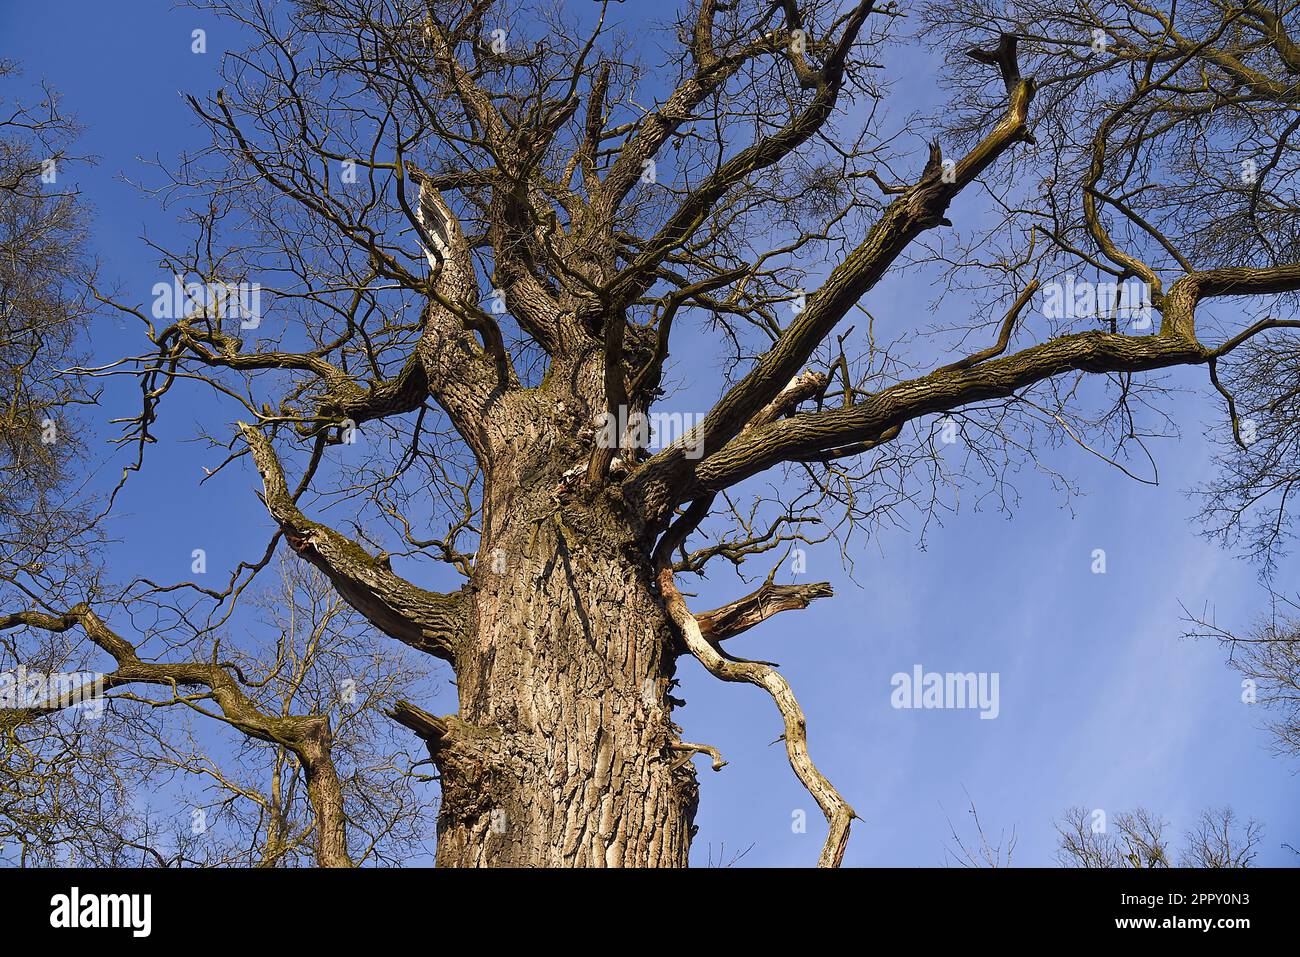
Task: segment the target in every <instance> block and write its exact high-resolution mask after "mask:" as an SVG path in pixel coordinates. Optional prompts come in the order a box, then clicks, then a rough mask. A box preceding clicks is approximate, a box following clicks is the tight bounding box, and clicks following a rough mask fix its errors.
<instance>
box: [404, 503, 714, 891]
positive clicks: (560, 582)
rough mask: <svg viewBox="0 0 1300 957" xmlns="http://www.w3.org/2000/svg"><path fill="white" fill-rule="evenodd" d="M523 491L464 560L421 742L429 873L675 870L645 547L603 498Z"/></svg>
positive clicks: (680, 816)
mask: <svg viewBox="0 0 1300 957" xmlns="http://www.w3.org/2000/svg"><path fill="white" fill-rule="evenodd" d="M539 487H540V488H541V489H543V490H544V491H542V492H540V493H538V492H536V489H538V488H539ZM514 488H515V489H516V490H517V489H527V488H530V485H529V484H527V483H522V482H521V483H519V485H517V486H514ZM531 488H533V489H534V490H535V491H534V494H533V495H531V496H528V497H526V500H525V501H519V500H518V499H519V498H520V496H518V495H516V496H515V499H516V500H515V501H514V503H513V507H512V508H511V509H510V510H509V511H508V512H506V511H502V512H498V513H497V514H498V515H499V516H500V520H499V522H494V523H492V524H493V528H492V533H491V535H490V536H489V537H488V538H487V539H486V540H485V542H484V545H483V548H482V550H481V551H480V553H479V557H478V561H477V563H476V571H475V576H474V583H473V587H474V601H473V609H472V612H471V621H470V627H469V634H468V636H467V638H466V643H465V645H464V653H463V654H461V655H459V656H458V666H457V683H458V686H459V694H460V708H459V714H458V718H457V719H451V720H448V721H447V722H446V724H445V725H444V727H445V728H446V731H447V733H446V734H444V735H443V736H442V737H441V739H440V740H438V741H436V742H433V741H431V742H430V747H431V750H432V752H433V755H434V758H435V761H436V763H437V765H438V768H439V771H440V774H441V777H442V790H443V804H442V809H441V813H440V817H439V824H438V856H437V859H438V863H439V864H440V865H449V866H481V865H492V866H619V865H624V866H641V867H652V866H661V867H662V866H672V867H680V866H685V865H686V863H687V854H688V851H689V845H690V838H691V834H692V833H693V830H694V828H693V825H692V819H693V817H694V813H695V807H696V803H697V798H698V788H697V784H696V781H695V775H694V772H693V770H692V768H691V767H690V765H689V763H686V762H683V761H682V760H681V759H680V754H679V753H677V751H676V749H675V748H674V745H675V744H676V743H678V729H677V728H675V727H674V725H673V723H672V719H671V716H670V710H671V706H670V704H669V701H668V689H669V686H670V683H671V681H672V677H673V672H674V667H675V666H674V661H673V659H674V654H675V653H674V646H673V645H674V635H673V632H672V630H671V626H670V623H669V621H668V619H667V617H666V615H665V613H664V609H663V607H662V604H661V602H660V600H659V596H658V594H657V592H656V588H655V585H654V582H653V576H652V574H651V570H650V567H649V565H648V562H647V561H646V558H645V557H644V556H647V549H646V547H645V544H644V542H643V541H641V540H640V533H639V530H638V529H636V528H635V527H634V525H633V523H632V522H631V521H629V519H628V518H627V517H625V516H624V515H621V514H619V511H618V508H617V504H616V502H615V501H613V500H611V499H609V498H607V497H605V496H600V495H595V496H592V498H594V501H588V502H587V503H583V502H582V501H581V498H582V497H583V493H581V492H580V491H578V490H576V489H573V490H571V489H569V488H564V489H561V490H560V491H559V492H556V493H555V494H551V492H550V491H548V490H546V489H548V486H547V485H546V484H545V483H542V484H541V485H540V486H539V485H538V484H536V483H534V484H533V485H532V486H531Z"/></svg>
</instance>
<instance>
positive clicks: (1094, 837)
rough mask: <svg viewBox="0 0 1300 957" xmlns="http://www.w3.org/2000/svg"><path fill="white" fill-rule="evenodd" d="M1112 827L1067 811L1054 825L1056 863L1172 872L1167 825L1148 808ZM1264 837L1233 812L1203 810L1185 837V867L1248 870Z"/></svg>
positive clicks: (1083, 812) (1097, 815)
mask: <svg viewBox="0 0 1300 957" xmlns="http://www.w3.org/2000/svg"><path fill="white" fill-rule="evenodd" d="M1111 825H1112V826H1110V827H1108V826H1107V822H1106V816H1105V814H1104V812H1102V811H1099V810H1098V811H1089V810H1087V809H1086V808H1082V807H1073V808H1070V809H1068V810H1067V811H1066V812H1065V813H1064V814H1063V815H1062V817H1061V819H1060V820H1059V821H1057V822H1056V831H1057V834H1058V835H1060V844H1059V845H1058V848H1057V860H1058V861H1059V862H1060V864H1061V866H1063V867H1094V868H1095V867H1102V868H1122V867H1130V868H1152V867H1170V866H1172V862H1171V859H1170V850H1169V842H1168V839H1167V838H1166V837H1165V829H1166V828H1167V827H1168V826H1169V825H1168V822H1167V821H1164V820H1163V819H1161V818H1160V817H1158V816H1157V815H1154V814H1152V813H1151V812H1150V811H1148V810H1146V809H1145V808H1138V809H1137V810H1135V811H1131V812H1124V813H1122V814H1117V815H1116V816H1115V819H1114V821H1113V822H1111ZM1262 834H1263V827H1262V826H1261V825H1260V824H1259V823H1258V822H1256V821H1254V820H1250V821H1247V822H1246V824H1245V826H1244V827H1239V826H1238V819H1237V815H1236V813H1235V812H1234V811H1233V810H1232V808H1229V807H1225V808H1219V809H1212V810H1205V811H1202V812H1201V815H1200V817H1199V818H1198V819H1197V823H1196V826H1195V827H1194V828H1192V829H1190V830H1188V831H1187V832H1185V834H1184V836H1183V838H1184V841H1183V843H1184V846H1183V850H1182V852H1181V854H1180V855H1179V860H1178V863H1179V865H1180V866H1182V867H1249V866H1250V862H1251V861H1252V860H1254V858H1255V853H1256V852H1255V848H1256V846H1257V845H1258V844H1259V841H1260V839H1261V837H1262Z"/></svg>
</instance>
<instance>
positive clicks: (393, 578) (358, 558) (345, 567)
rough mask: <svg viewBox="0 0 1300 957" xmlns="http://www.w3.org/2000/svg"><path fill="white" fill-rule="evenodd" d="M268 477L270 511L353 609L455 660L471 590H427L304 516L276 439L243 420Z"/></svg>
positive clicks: (265, 488) (397, 634)
mask: <svg viewBox="0 0 1300 957" xmlns="http://www.w3.org/2000/svg"><path fill="white" fill-rule="evenodd" d="M239 429H240V432H241V433H242V434H243V436H244V440H245V441H246V442H247V443H248V447H249V450H250V451H251V452H252V455H253V461H254V463H255V464H256V466H257V470H258V472H259V473H260V474H261V476H262V485H263V495H262V498H263V500H264V501H265V502H266V507H267V511H269V512H270V513H271V517H272V518H274V519H275V520H276V522H277V523H278V524H279V525H280V528H281V529H282V530H283V531H284V535H285V540H286V541H287V542H288V543H289V546H290V547H291V548H292V549H293V550H294V552H296V553H297V554H298V555H299V556H300V557H302V558H303V559H305V560H306V561H308V562H310V563H311V564H313V565H315V566H316V567H317V568H319V569H320V570H321V571H323V572H324V573H325V574H326V575H327V576H329V579H330V581H331V582H333V584H334V587H335V588H337V589H338V591H339V594H340V595H342V596H343V597H344V598H345V599H346V600H347V602H348V604H350V605H351V606H352V607H353V608H355V609H356V610H357V611H359V612H361V614H362V615H364V616H365V617H366V619H367V620H368V621H369V622H370V623H371V624H373V625H374V626H375V627H376V628H378V629H379V630H380V631H382V632H384V633H385V634H387V635H390V636H391V637H393V638H396V639H397V640H398V641H401V642H404V643H405V644H408V645H410V646H411V647H412V648H415V649H417V650H419V651H423V652H425V653H426V654H430V655H433V656H434V657H437V658H443V659H446V660H448V661H452V660H454V658H455V652H456V647H457V646H458V644H459V642H460V640H461V637H462V635H463V634H464V630H465V627H466V614H467V602H468V592H465V591H460V592H455V593H452V594H440V593H438V592H431V591H426V590H425V589H423V588H420V587H419V586H417V585H413V584H411V583H410V582H408V581H407V580H406V579H404V578H402V577H400V576H399V575H396V574H394V573H393V572H392V571H391V570H390V569H388V568H387V567H385V565H384V564H383V563H382V562H381V561H380V560H379V559H376V558H375V557H373V556H372V555H370V554H369V553H368V552H367V551H366V550H365V549H364V548H362V547H361V546H360V545H358V544H357V543H356V542H354V541H352V540H351V539H350V538H347V537H346V536H344V535H341V534H339V533H338V532H336V531H335V530H334V529H332V528H329V527H328V526H325V525H321V524H320V523H318V522H313V521H311V520H310V519H309V518H307V516H305V515H303V513H302V512H301V510H299V508H298V506H297V504H296V503H295V501H294V498H293V496H292V495H291V494H290V492H289V488H288V485H287V484H286V483H285V478H284V469H283V467H282V466H281V464H280V460H279V457H278V456H277V455H276V453H275V449H274V447H273V446H272V445H271V440H270V439H268V438H267V437H266V435H264V434H263V433H262V432H261V431H260V430H259V429H256V428H254V427H253V426H251V425H248V424H246V423H242V422H241V423H239Z"/></svg>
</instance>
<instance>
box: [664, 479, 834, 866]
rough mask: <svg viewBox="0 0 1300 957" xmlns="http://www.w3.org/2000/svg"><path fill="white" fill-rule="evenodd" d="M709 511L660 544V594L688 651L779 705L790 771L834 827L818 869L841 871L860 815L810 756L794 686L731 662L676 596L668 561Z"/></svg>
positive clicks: (754, 665)
mask: <svg viewBox="0 0 1300 957" xmlns="http://www.w3.org/2000/svg"><path fill="white" fill-rule="evenodd" d="M711 505H712V498H711V497H709V498H704V499H701V500H699V501H698V502H695V503H694V504H692V506H691V508H690V509H688V510H687V512H686V514H684V515H683V516H682V518H681V519H679V520H678V522H677V524H676V526H675V527H674V528H673V529H672V530H671V531H670V533H669V534H668V535H666V536H665V538H664V540H663V541H662V542H661V543H660V545H659V548H658V549H657V555H656V558H657V567H658V570H657V579H658V582H659V591H660V594H661V595H662V596H663V599H664V602H665V605H666V606H667V609H668V614H669V616H670V617H671V618H672V620H673V623H674V624H675V625H676V626H677V629H678V631H679V632H680V633H681V636H682V640H683V641H684V642H685V643H686V647H687V648H688V649H690V652H691V654H693V655H694V656H695V657H696V658H697V659H698V660H699V662H700V664H702V665H704V667H705V669H706V670H708V672H709V673H710V674H711V675H713V676H714V677H715V678H721V679H722V680H723V681H735V682H745V683H747V684H752V685H758V686H759V687H760V688H762V689H764V690H765V691H766V692H767V693H768V694H770V695H771V696H772V700H773V701H775V702H776V707H777V710H778V711H780V712H781V719H782V721H783V722H784V723H785V735H784V737H785V751H786V756H787V757H788V758H789V759H790V766H791V767H792V768H794V773H795V774H796V775H797V776H798V778H799V780H800V781H801V782H802V783H803V786H804V787H805V788H807V789H808V793H809V794H811V795H812V796H813V800H815V801H816V802H817V806H818V807H820V808H821V810H822V814H824V815H825V816H826V822H827V824H828V825H829V826H830V833H829V834H827V836H826V844H825V845H824V846H823V847H822V852H821V856H820V857H819V858H818V861H817V864H818V866H819V867H839V866H840V862H841V861H843V859H844V849H845V847H846V846H847V845H848V840H849V825H850V824H851V823H852V821H853V819H854V818H855V817H856V816H857V815H856V814H855V813H854V811H853V808H852V807H850V806H849V803H848V802H847V801H845V800H844V798H842V797H840V794H839V792H838V791H836V790H835V786H834V785H832V784H831V782H830V781H828V780H827V779H826V777H825V775H823V774H822V773H821V772H820V771H818V770H817V766H816V765H815V764H813V761H812V758H811V757H810V756H809V754H808V723H807V721H806V719H805V718H804V714H803V708H801V707H800V706H799V701H798V699H796V698H795V696H794V692H793V691H791V690H790V685H789V684H788V683H787V682H786V680H785V678H783V677H782V676H781V674H780V673H779V672H778V671H777V670H776V669H775V668H772V667H771V666H769V665H766V664H761V663H759V662H756V661H733V660H730V659H729V658H727V657H726V656H725V655H724V654H723V653H722V651H721V650H720V649H719V648H718V644H717V641H716V640H711V639H709V638H707V637H705V635H704V632H703V631H702V630H701V628H700V624H699V622H698V621H697V620H696V618H695V616H694V615H692V614H691V611H690V609H689V608H687V607H686V599H685V598H683V597H682V593H681V592H680V591H678V590H677V584H676V582H675V581H674V580H673V569H672V563H671V560H670V557H669V556H671V554H672V552H673V550H674V549H675V548H676V547H677V545H678V544H679V543H680V541H681V539H683V538H684V537H685V536H686V534H688V533H689V531H690V530H691V529H693V528H694V527H695V525H697V524H698V523H699V521H700V520H701V519H702V518H703V517H704V516H705V515H707V514H708V511H709V507H710V506H711Z"/></svg>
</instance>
